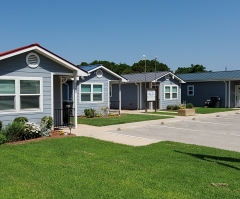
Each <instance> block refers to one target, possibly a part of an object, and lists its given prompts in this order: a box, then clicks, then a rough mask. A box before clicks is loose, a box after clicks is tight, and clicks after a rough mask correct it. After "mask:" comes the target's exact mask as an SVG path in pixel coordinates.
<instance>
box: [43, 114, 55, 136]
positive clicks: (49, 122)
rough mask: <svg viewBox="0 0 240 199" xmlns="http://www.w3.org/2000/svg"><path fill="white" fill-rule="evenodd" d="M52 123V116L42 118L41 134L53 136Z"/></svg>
mask: <svg viewBox="0 0 240 199" xmlns="http://www.w3.org/2000/svg"><path fill="white" fill-rule="evenodd" d="M52 123H53V120H52V117H48V116H45V117H43V118H42V120H41V124H40V129H41V136H51V128H52ZM49 127H50V128H49Z"/></svg>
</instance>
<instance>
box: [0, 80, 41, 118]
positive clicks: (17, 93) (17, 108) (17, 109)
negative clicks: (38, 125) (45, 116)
mask: <svg viewBox="0 0 240 199" xmlns="http://www.w3.org/2000/svg"><path fill="white" fill-rule="evenodd" d="M0 80H15V94H7V95H5V96H10V95H12V96H15V102H14V103H15V109H11V110H3V111H1V110H0V113H1V114H2V113H27V112H42V111H43V80H42V77H18V76H4V77H0ZM20 80H39V81H40V94H30V95H31V96H33V95H39V108H37V109H21V108H20V96H21V95H20ZM26 95H27V94H26ZM26 95H25V94H24V96H26ZM22 96H23V95H22Z"/></svg>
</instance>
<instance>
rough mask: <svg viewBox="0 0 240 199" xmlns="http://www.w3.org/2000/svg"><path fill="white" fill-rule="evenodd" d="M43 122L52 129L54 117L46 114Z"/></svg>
mask: <svg viewBox="0 0 240 199" xmlns="http://www.w3.org/2000/svg"><path fill="white" fill-rule="evenodd" d="M41 123H46V128H47V129H52V125H53V118H52V117H51V116H44V117H43V118H42V119H41Z"/></svg>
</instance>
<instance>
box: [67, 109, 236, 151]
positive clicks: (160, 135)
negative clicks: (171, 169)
mask: <svg viewBox="0 0 240 199" xmlns="http://www.w3.org/2000/svg"><path fill="white" fill-rule="evenodd" d="M129 112H130V111H129ZM129 112H128V113H129ZM130 113H134V114H135V113H136V111H134V112H130ZM138 113H139V114H141V113H142V112H138ZM239 113H240V111H239V110H236V111H228V112H222V113H213V114H201V115H200V114H197V115H195V116H188V117H185V116H177V117H175V118H169V119H160V120H151V121H144V122H135V123H127V124H119V125H112V126H106V127H94V126H89V125H82V124H79V125H78V128H77V129H72V133H74V134H76V135H77V136H86V137H93V138H96V139H100V140H105V141H110V142H114V143H120V144H126V145H131V146H143V145H148V144H152V143H156V142H160V141H166V140H168V141H175V142H182V143H186V144H197V145H203V146H209V147H216V148H221V149H227V150H232V151H238V152H240V123H239V121H240V114H239Z"/></svg>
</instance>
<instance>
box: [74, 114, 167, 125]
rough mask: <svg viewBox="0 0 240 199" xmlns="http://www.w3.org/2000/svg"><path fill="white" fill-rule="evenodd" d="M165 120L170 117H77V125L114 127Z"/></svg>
mask: <svg viewBox="0 0 240 199" xmlns="http://www.w3.org/2000/svg"><path fill="white" fill-rule="evenodd" d="M165 118H171V117H170V116H157V115H156V116H155V115H146V114H123V115H120V116H109V117H94V118H86V117H79V118H78V124H87V125H92V126H108V125H114V124H125V123H131V122H141V121H148V120H159V119H165Z"/></svg>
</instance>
